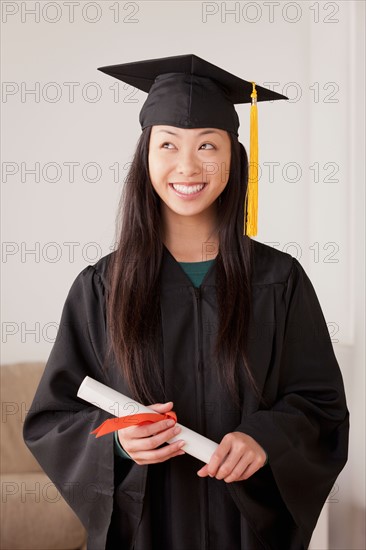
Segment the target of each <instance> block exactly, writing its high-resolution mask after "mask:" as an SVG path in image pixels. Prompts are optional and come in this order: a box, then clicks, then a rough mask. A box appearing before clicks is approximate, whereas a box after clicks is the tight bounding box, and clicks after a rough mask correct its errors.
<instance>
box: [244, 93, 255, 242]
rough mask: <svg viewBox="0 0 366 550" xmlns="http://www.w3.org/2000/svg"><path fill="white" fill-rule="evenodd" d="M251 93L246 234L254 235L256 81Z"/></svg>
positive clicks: (245, 217)
mask: <svg viewBox="0 0 366 550" xmlns="http://www.w3.org/2000/svg"><path fill="white" fill-rule="evenodd" d="M252 84H253V91H252V93H251V95H250V97H251V98H252V106H251V109H250V153H249V176H248V187H247V192H246V196H245V203H244V235H248V237H254V236H255V235H256V234H257V225H258V169H259V166H258V111H257V90H256V89H255V82H252Z"/></svg>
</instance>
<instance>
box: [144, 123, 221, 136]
mask: <svg viewBox="0 0 366 550" xmlns="http://www.w3.org/2000/svg"><path fill="white" fill-rule="evenodd" d="M151 135H152V136H157V137H160V136H164V135H171V136H176V137H178V138H180V137H181V138H183V137H192V138H195V137H200V136H205V135H212V136H219V137H225V136H226V135H227V131H226V130H221V129H219V128H176V127H175V126H166V125H156V126H153V127H152V129H151Z"/></svg>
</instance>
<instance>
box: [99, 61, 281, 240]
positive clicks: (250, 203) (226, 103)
mask: <svg viewBox="0 0 366 550" xmlns="http://www.w3.org/2000/svg"><path fill="white" fill-rule="evenodd" d="M98 70H99V71H102V72H104V73H106V74H108V75H110V76H113V77H114V78H117V79H118V80H122V81H123V82H126V83H127V84H129V85H131V86H134V87H135V88H138V89H139V90H143V91H144V92H147V93H148V94H149V95H148V97H147V99H146V101H145V103H144V104H143V106H142V109H141V111H140V116H139V121H140V125H141V128H142V129H144V128H146V127H147V126H154V125H160V124H166V125H168V126H176V127H178V128H220V129H222V130H227V131H228V132H232V133H233V134H235V135H236V136H238V128H239V117H238V114H237V112H236V111H235V107H234V104H236V103H252V109H251V127H250V136H251V137H250V142H251V145H250V164H249V185H248V197H247V198H248V200H247V199H246V205H245V218H244V219H245V220H246V229H244V232H245V233H246V234H247V235H255V234H256V231H257V229H256V226H257V201H258V137H257V136H258V134H257V131H258V130H257V105H256V104H257V101H274V100H276V99H288V98H287V97H286V96H283V95H281V94H278V93H276V92H274V91H272V90H269V89H267V88H263V87H261V86H257V85H256V84H255V83H254V82H248V81H246V80H243V79H241V78H239V77H237V76H235V75H233V74H231V73H228V72H227V71H224V70H223V69H220V67H217V66H216V65H213V64H212V63H209V62H208V61H205V60H204V59H201V58H200V57H198V56H196V55H193V54H188V55H177V56H172V57H163V58H158V59H147V60H143V61H134V62H132V63H122V64H120V65H109V66H107V67H99V68H98ZM247 218H249V220H248V219H247Z"/></svg>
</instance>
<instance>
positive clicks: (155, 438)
mask: <svg viewBox="0 0 366 550" xmlns="http://www.w3.org/2000/svg"><path fill="white" fill-rule="evenodd" d="M181 430H182V429H181V427H180V426H173V427H172V428H170V429H165V430H164V431H163V432H160V433H158V434H156V435H151V436H150V437H142V438H134V439H130V440H129V442H128V447H129V448H130V450H131V451H133V452H138V451H151V450H153V449H156V448H157V447H159V446H160V445H162V444H163V443H166V442H167V441H168V440H169V439H172V438H173V437H174V436H176V435H178V434H179V433H180V432H181ZM126 451H127V452H128V453H129V450H128V448H126Z"/></svg>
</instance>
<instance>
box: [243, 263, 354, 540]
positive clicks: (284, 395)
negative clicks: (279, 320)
mask: <svg viewBox="0 0 366 550" xmlns="http://www.w3.org/2000/svg"><path fill="white" fill-rule="evenodd" d="M283 300H284V302H285V303H284V306H283V307H284V310H285V312H286V313H285V320H284V324H283V333H281V336H280V337H277V340H276V347H277V346H278V348H279V353H278V357H279V359H278V361H277V362H276V364H275V365H273V366H272V368H271V369H270V370H269V372H268V374H267V381H266V385H265V388H266V391H265V396H266V397H267V399H269V400H271V404H270V408H268V407H267V408H262V409H261V410H257V411H255V412H253V413H252V414H248V415H247V416H246V417H243V419H242V422H241V424H240V425H239V426H238V427H237V428H236V431H241V432H243V433H246V434H248V435H250V436H251V437H253V438H254V439H255V440H256V441H257V442H258V443H259V444H260V445H261V446H262V447H263V448H264V449H265V450H266V452H267V454H268V465H267V466H265V467H264V468H262V469H261V470H258V472H257V473H256V474H254V475H253V476H252V477H251V478H249V479H248V480H246V481H244V482H238V483H239V484H242V487H241V489H242V490H243V493H246V495H247V496H248V497H249V503H250V502H251V498H252V497H253V495H256V496H258V494H259V493H258V490H259V487H261V488H262V489H263V485H262V484H261V483H260V481H261V479H262V478H263V479H265V480H266V482H267V483H268V481H270V480H273V482H274V483H275V485H276V486H277V487H276V488H275V489H273V490H274V491H277V490H278V492H279V494H280V498H281V499H282V501H283V503H284V504H285V507H286V509H287V510H288V512H289V513H290V515H291V516H292V519H293V521H294V524H296V525H297V527H298V528H299V532H300V533H301V540H302V543H303V545H304V547H307V545H308V543H309V541H310V538H311V535H312V531H313V530H314V528H315V525H316V522H317V519H318V517H319V514H320V512H321V509H322V507H323V504H324V502H325V500H326V498H327V496H328V494H329V492H330V490H331V489H332V486H333V484H334V482H335V480H336V478H337V476H338V474H339V473H340V471H341V470H342V468H343V467H344V465H345V463H346V461H347V454H348V431H349V412H348V409H347V405H346V398H345V393H344V386H343V380H342V375H341V372H340V369H339V366H338V363H337V360H336V358H335V355H334V351H333V347H332V343H331V340H330V336H329V332H328V328H327V325H326V322H325V319H324V316H323V313H322V310H321V307H320V304H319V301H318V299H317V296H316V293H315V291H314V288H313V286H312V284H311V282H310V280H309V278H308V276H307V275H306V273H305V271H304V269H303V268H302V266H301V265H300V264H299V262H298V261H297V260H296V259H295V258H294V259H293V262H292V267H291V270H290V274H289V277H288V280H287V285H286V286H285V292H284V295H283ZM280 330H281V329H280ZM268 468H269V469H270V471H269V473H267V472H266V471H267V469H268ZM256 476H257V479H256ZM238 483H236V485H238ZM256 484H257V485H256ZM267 486H268V485H267ZM270 494H271V487H270V486H268V491H267V490H266V489H265V490H264V491H263V502H265V501H266V500H267V501H268V500H269V499H270ZM272 494H274V493H273V491H272ZM250 495H251V496H250ZM256 496H254V497H253V498H256ZM252 502H253V501H252ZM246 509H247V510H248V514H249V515H250V514H251V511H250V510H252V511H253V510H256V511H254V512H253V513H254V514H258V517H252V518H251V519H252V524H255V522H258V523H260V522H261V521H262V518H261V517H260V515H261V510H260V507H257V508H256V507H255V506H254V505H253V506H250V505H249V506H248V502H247V503H246ZM262 512H263V511H262Z"/></svg>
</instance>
